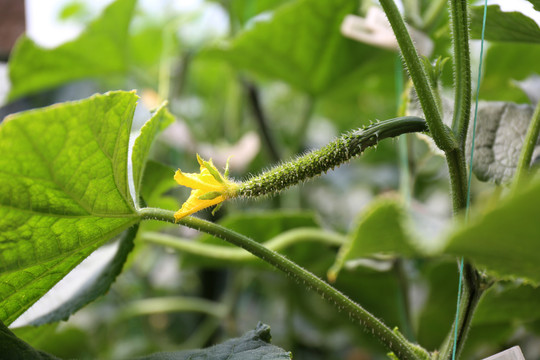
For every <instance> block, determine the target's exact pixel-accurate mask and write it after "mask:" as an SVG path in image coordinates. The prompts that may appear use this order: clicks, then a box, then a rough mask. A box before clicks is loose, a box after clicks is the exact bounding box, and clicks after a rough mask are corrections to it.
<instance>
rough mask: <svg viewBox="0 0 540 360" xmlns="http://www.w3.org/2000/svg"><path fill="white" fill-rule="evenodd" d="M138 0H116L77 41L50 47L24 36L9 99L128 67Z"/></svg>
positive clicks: (12, 64)
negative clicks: (130, 35)
mask: <svg viewBox="0 0 540 360" xmlns="http://www.w3.org/2000/svg"><path fill="white" fill-rule="evenodd" d="M134 8H135V0H116V1H115V2H113V3H112V4H111V5H109V7H107V8H106V9H105V10H104V11H103V14H102V15H101V16H100V17H99V18H97V19H96V20H94V21H93V22H92V23H91V24H90V25H89V26H88V28H87V29H86V30H85V31H84V32H83V33H82V34H81V35H80V36H79V37H78V38H77V39H75V40H73V41H70V42H67V43H65V44H62V45H60V46H59V47H57V48H54V49H46V48H42V47H40V46H39V45H37V44H36V43H35V42H34V41H33V40H31V39H30V38H28V37H26V36H25V35H23V36H22V37H21V38H20V39H19V41H18V42H17V44H16V45H15V47H14V49H13V52H12V54H11V57H10V60H9V78H10V80H11V90H10V93H9V100H13V99H16V98H19V97H21V96H24V95H28V94H32V93H36V92H38V91H41V90H44V89H49V88H52V87H55V86H58V85H61V84H65V83H67V82H70V81H74V80H79V79H84V78H91V77H97V76H103V75H105V76H110V75H111V74H119V73H124V72H125V71H126V70H127V54H128V27H129V23H130V21H131V17H132V15H133V12H134Z"/></svg>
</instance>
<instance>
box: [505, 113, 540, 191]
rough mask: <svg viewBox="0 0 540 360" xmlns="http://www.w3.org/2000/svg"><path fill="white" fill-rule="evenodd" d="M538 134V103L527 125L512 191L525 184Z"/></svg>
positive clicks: (539, 130) (539, 118)
mask: <svg viewBox="0 0 540 360" xmlns="http://www.w3.org/2000/svg"><path fill="white" fill-rule="evenodd" d="M539 134H540V102H538V105H536V109H535V110H534V115H533V117H532V119H531V123H530V124H529V129H528V130H527V135H526V136H525V142H524V143H523V148H521V154H520V155H519V161H518V164H517V168H516V175H515V176H514V184H513V185H512V187H513V191H514V192H515V191H517V190H518V189H519V188H521V187H523V185H524V184H525V183H526V180H527V176H528V175H529V170H530V167H531V160H532V154H533V151H534V147H535V146H536V142H537V141H538V135H539Z"/></svg>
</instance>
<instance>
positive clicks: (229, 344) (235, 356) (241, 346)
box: [138, 323, 292, 360]
mask: <svg viewBox="0 0 540 360" xmlns="http://www.w3.org/2000/svg"><path fill="white" fill-rule="evenodd" d="M271 339H272V337H271V335H270V326H268V325H265V324H261V323H259V324H258V325H257V328H256V329H255V330H251V331H248V332H247V333H245V334H244V335H243V336H242V337H239V338H236V339H231V340H227V341H226V342H224V343H223V344H219V345H215V346H212V347H210V348H207V349H203V350H189V351H178V352H169V353H157V354H153V355H149V356H145V357H142V358H138V360H170V359H174V360H191V359H205V360H220V359H227V360H253V359H264V360H283V359H292V355H291V353H290V352H287V351H285V350H283V349H281V348H279V347H277V346H275V345H271V344H270V340H271Z"/></svg>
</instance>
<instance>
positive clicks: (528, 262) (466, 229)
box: [445, 182, 540, 283]
mask: <svg viewBox="0 0 540 360" xmlns="http://www.w3.org/2000/svg"><path fill="white" fill-rule="evenodd" d="M539 203H540V182H535V183H534V184H533V185H532V186H530V187H528V188H527V189H524V190H523V191H521V192H520V193H519V194H517V195H515V196H512V197H509V198H507V199H505V200H504V201H502V202H501V204H500V205H499V206H498V207H497V208H495V209H494V210H492V211H489V212H488V213H486V214H484V215H482V216H480V217H479V218H477V219H473V220H470V221H469V223H468V224H466V225H464V226H462V227H461V228H458V230H457V231H455V232H454V233H453V234H451V235H450V237H449V241H448V245H447V247H446V250H445V252H446V253H450V254H454V255H457V256H464V257H465V258H467V259H470V260H471V261H473V262H474V263H476V264H477V265H478V266H482V267H486V268H487V269H488V270H490V271H491V272H493V273H495V274H496V275H498V276H501V277H508V276H512V277H522V278H526V279H529V280H531V281H533V282H536V283H540V272H539V271H538V263H539V262H540V241H539V239H540V227H539V226H538V217H537V214H538V204H539Z"/></svg>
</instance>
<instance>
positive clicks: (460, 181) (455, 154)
mask: <svg viewBox="0 0 540 360" xmlns="http://www.w3.org/2000/svg"><path fill="white" fill-rule="evenodd" d="M446 163H447V165H448V172H449V174H450V187H451V189H452V205H453V209H454V214H455V215H457V214H458V213H459V212H461V211H463V210H464V209H465V207H466V206H467V166H466V164H465V154H464V153H463V151H461V150H460V149H455V150H454V151H450V152H447V153H446Z"/></svg>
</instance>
